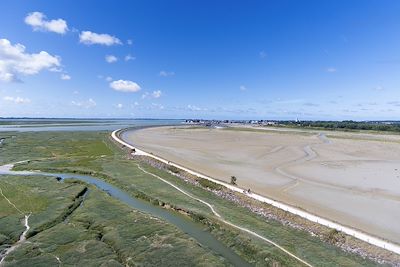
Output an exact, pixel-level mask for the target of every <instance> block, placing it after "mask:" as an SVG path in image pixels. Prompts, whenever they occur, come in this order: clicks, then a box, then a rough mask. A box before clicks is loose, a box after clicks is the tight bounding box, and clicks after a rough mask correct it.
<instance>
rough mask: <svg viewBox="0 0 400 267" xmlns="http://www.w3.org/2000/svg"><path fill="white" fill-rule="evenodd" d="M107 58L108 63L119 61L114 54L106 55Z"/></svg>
mask: <svg viewBox="0 0 400 267" xmlns="http://www.w3.org/2000/svg"><path fill="white" fill-rule="evenodd" d="M105 59H106V61H107V62H108V63H114V62H117V61H118V58H117V57H116V56H113V55H107V56H105Z"/></svg>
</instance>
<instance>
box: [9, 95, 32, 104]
mask: <svg viewBox="0 0 400 267" xmlns="http://www.w3.org/2000/svg"><path fill="white" fill-rule="evenodd" d="M3 100H5V101H9V102H14V103H15V104H27V103H30V102H31V100H30V99H29V98H22V97H19V96H17V97H12V96H5V97H3Z"/></svg>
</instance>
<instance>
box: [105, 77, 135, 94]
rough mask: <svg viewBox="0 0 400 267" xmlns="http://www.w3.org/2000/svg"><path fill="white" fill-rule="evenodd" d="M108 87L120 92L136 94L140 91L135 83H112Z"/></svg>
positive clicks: (122, 81)
mask: <svg viewBox="0 0 400 267" xmlns="http://www.w3.org/2000/svg"><path fill="white" fill-rule="evenodd" d="M110 87H111V88H112V89H114V90H116V91H120V92H137V91H139V90H140V89H141V88H140V86H139V85H138V84H137V83H135V82H132V81H128V80H118V81H113V82H111V83H110Z"/></svg>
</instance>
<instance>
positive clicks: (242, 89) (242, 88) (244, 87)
mask: <svg viewBox="0 0 400 267" xmlns="http://www.w3.org/2000/svg"><path fill="white" fill-rule="evenodd" d="M239 89H240V91H246V90H247V88H246V86H244V85H241V86H239Z"/></svg>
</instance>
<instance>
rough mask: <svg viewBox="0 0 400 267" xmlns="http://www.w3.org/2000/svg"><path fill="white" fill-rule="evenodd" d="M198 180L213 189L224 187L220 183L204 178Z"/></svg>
mask: <svg viewBox="0 0 400 267" xmlns="http://www.w3.org/2000/svg"><path fill="white" fill-rule="evenodd" d="M197 182H198V183H199V184H200V185H201V186H202V187H205V188H209V189H211V190H222V189H223V188H224V187H223V186H222V185H220V184H217V183H214V182H213V181H210V180H207V179H204V178H198V179H197Z"/></svg>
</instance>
